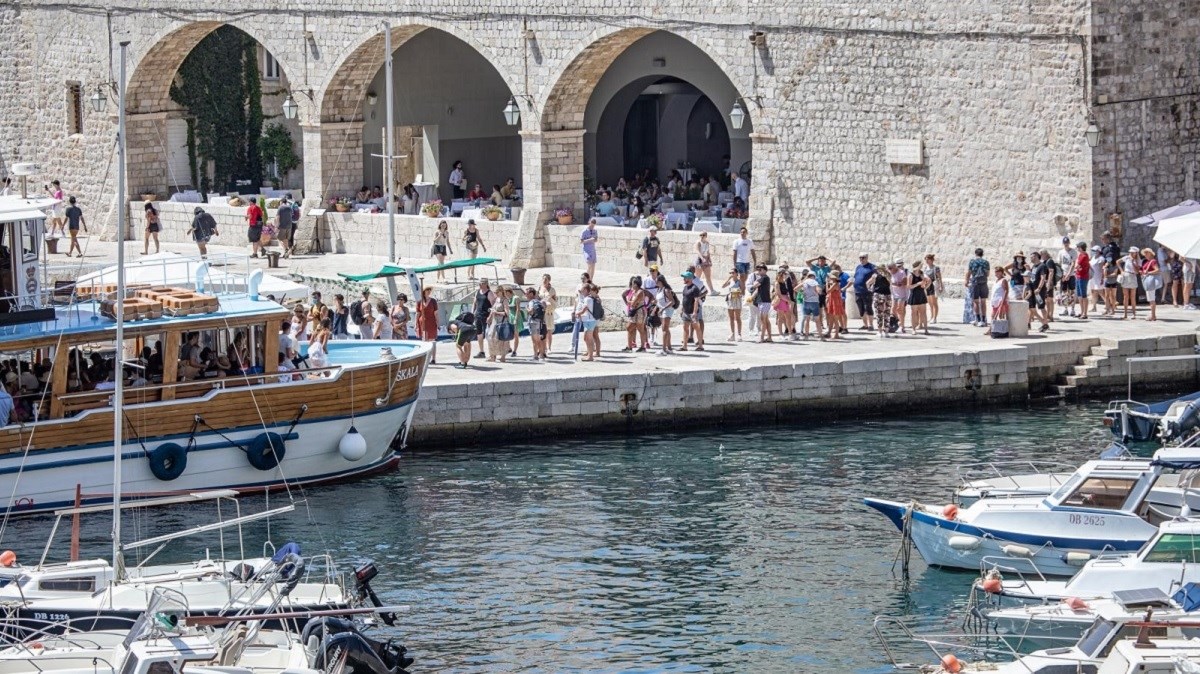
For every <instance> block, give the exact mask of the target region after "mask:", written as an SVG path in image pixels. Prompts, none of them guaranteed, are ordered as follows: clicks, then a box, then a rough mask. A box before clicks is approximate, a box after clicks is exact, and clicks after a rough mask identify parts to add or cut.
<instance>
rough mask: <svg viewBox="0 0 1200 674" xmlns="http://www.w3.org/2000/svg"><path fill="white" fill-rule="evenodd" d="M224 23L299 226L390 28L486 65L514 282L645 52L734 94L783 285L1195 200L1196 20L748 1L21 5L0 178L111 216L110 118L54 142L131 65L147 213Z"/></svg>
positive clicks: (329, 169)
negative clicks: (501, 128)
mask: <svg viewBox="0 0 1200 674" xmlns="http://www.w3.org/2000/svg"><path fill="white" fill-rule="evenodd" d="M223 23H228V24H232V25H234V26H236V27H238V28H240V29H241V30H244V31H245V32H247V33H248V34H250V35H251V36H253V37H254V38H255V39H257V40H258V41H259V42H260V43H261V44H262V45H263V47H264V48H265V49H267V50H268V51H269V52H270V53H271V54H273V55H274V57H275V59H276V60H278V61H279V63H280V65H281V66H282V68H283V70H284V72H286V73H287V79H288V81H289V83H290V86H291V90H292V92H293V96H294V98H295V100H296V101H297V102H298V103H299V104H300V106H301V110H300V125H301V129H302V136H303V143H302V145H303V155H304V163H305V166H304V182H305V197H306V200H308V201H310V202H312V203H316V199H318V198H320V197H322V196H329V195H331V194H339V193H347V192H352V191H353V189H354V188H356V187H357V185H358V184H359V183H360V181H361V180H362V174H363V165H362V159H361V157H362V146H363V142H364V139H363V104H362V101H363V100H364V97H365V96H366V93H367V92H366V87H367V85H368V83H369V82H371V81H372V79H373V78H374V77H375V76H376V74H377V73H378V71H379V68H380V66H381V64H382V51H383V37H382V35H383V34H382V31H383V30H384V29H388V30H390V31H391V33H392V42H393V45H395V46H397V47H398V46H400V45H401V44H403V43H404V42H405V41H406V40H408V39H410V38H412V37H413V36H415V35H417V34H418V33H420V32H422V31H425V30H438V31H443V32H444V33H447V34H449V35H452V36H454V37H455V38H458V39H460V40H462V41H463V42H465V43H466V44H468V45H470V46H471V47H473V48H474V49H476V50H477V51H478V52H479V53H480V54H481V55H482V56H483V57H484V58H486V59H487V61H488V62H489V63H491V64H492V65H493V66H494V67H495V68H496V70H497V72H499V73H500V76H501V77H502V78H503V79H504V81H505V84H507V86H508V88H509V90H510V91H511V92H512V95H513V97H514V99H515V100H516V102H517V103H518V105H519V107H520V109H521V120H520V136H521V150H522V166H523V169H522V175H521V182H522V185H523V187H524V190H525V203H526V208H525V209H524V212H523V215H522V222H521V226H520V227H519V228H518V233H517V234H516V235H515V237H516V238H515V241H514V242H513V250H514V251H515V252H514V257H515V258H516V261H518V262H525V263H534V264H536V263H539V262H541V261H543V256H544V252H545V241H546V231H545V223H546V222H547V221H548V220H549V219H550V213H551V211H552V210H553V209H554V208H556V207H562V206H569V207H572V208H575V209H576V210H577V212H578V211H580V210H581V209H582V199H583V189H584V180H585V175H584V170H583V153H584V130H583V128H582V125H583V122H584V115H585V110H586V107H587V103H588V99H589V95H590V93H591V92H592V90H593V89H594V88H595V87H596V85H597V82H599V80H600V78H601V77H603V75H604V73H605V71H606V68H607V66H608V65H609V64H610V63H611V62H612V61H613V60H614V59H615V58H617V57H618V56H619V55H620V54H622V53H624V52H625V50H627V49H629V48H630V46H631V45H632V44H634V43H635V42H636V41H638V40H639V39H641V38H643V37H645V36H647V35H649V34H651V33H654V32H656V31H666V32H669V33H671V34H673V35H675V36H678V37H680V38H682V39H684V40H687V41H688V42H690V43H692V44H693V45H695V46H697V47H699V48H700V49H701V50H702V51H703V52H705V54H707V55H708V56H709V57H710V58H711V59H712V61H713V63H714V64H715V66H716V67H717V68H719V69H720V71H721V74H723V76H725V77H727V78H728V80H729V82H731V83H732V84H733V87H734V89H735V90H736V91H737V92H738V94H739V96H740V99H741V101H740V102H741V104H742V105H743V106H744V107H745V109H746V111H747V113H748V116H749V120H750V121H749V124H750V125H751V126H752V128H753V133H752V134H750V141H751V154H752V163H753V180H752V184H751V198H750V211H751V212H750V223H749V226H750V228H751V230H752V232H753V234H754V236H755V237H756V238H758V239H760V240H765V241H766V242H767V248H768V250H769V252H770V254H771V256H772V257H773V259H775V260H776V261H779V260H784V259H791V260H795V259H799V258H802V257H808V256H810V254H813V253H814V252H816V251H825V252H831V253H832V254H833V255H834V256H835V257H837V258H839V259H842V260H844V261H852V259H853V258H855V257H856V256H857V252H858V251H860V250H865V251H870V252H872V253H873V254H874V255H875V256H876V259H877V260H878V259H880V258H883V257H888V258H891V257H900V258H904V259H906V260H910V261H911V260H914V259H916V258H917V256H918V255H919V254H921V253H924V252H926V251H934V252H937V253H939V254H941V256H942V259H943V260H944V261H945V263H946V264H948V265H952V264H954V263H956V262H958V261H961V260H964V259H965V258H966V257H967V255H968V254H969V250H970V249H973V248H974V247H975V246H977V245H979V246H982V247H984V248H985V249H988V250H989V251H997V252H996V255H995V256H994V257H998V256H1000V255H1001V252H1002V251H1003V252H1007V251H1013V250H1016V249H1018V248H1021V249H1026V250H1028V249H1030V248H1033V247H1041V246H1047V247H1051V246H1053V247H1056V242H1057V241H1058V239H1059V238H1061V237H1062V236H1063V235H1071V236H1077V237H1081V238H1093V237H1094V236H1095V235H1096V234H1097V232H1098V230H1099V229H1101V228H1105V227H1107V223H1108V217H1109V215H1110V214H1111V213H1113V212H1114V211H1119V212H1121V213H1123V214H1124V215H1125V216H1126V218H1130V217H1136V216H1139V215H1142V214H1144V213H1146V212H1149V211H1152V210H1155V209H1157V208H1160V207H1163V206H1166V205H1169V204H1173V203H1176V202H1178V201H1180V200H1183V199H1185V198H1191V197H1194V196H1195V191H1194V189H1195V182H1194V174H1195V168H1196V160H1197V150H1198V147H1197V144H1198V141H1197V121H1198V117H1200V113H1198V112H1197V105H1198V104H1200V93H1197V92H1200V88H1198V87H1197V84H1198V83H1200V68H1198V66H1197V60H1196V59H1195V58H1194V54H1195V53H1196V52H1197V47H1198V46H1200V44H1198V42H1200V0H1179V1H1177V2H1174V3H1161V2H1157V1H1155V0H1132V1H1130V0H1086V1H1085V2H1078V1H1076V0H966V1H957V2H950V1H949V0H926V1H923V2H916V1H914V0H903V1H902V2H897V3H883V2H867V1H865V0H851V1H850V2H834V1H832V0H819V1H817V2H802V1H801V0H784V1H783V2H774V3H760V2H755V1H753V0H752V1H751V2H748V3H724V4H722V3H717V4H716V5H712V6H710V7H706V11H705V12H704V14H703V15H700V14H697V12H696V11H695V8H694V7H690V6H689V7H684V6H682V5H679V6H677V7H676V6H670V5H663V4H661V3H652V2H647V1H645V0H634V1H633V2H631V3H624V4H621V5H620V6H619V7H618V6H615V5H613V3H610V2H606V1H605V0H577V1H576V2H571V3H564V2H562V1H561V0H530V2H527V3H523V4H522V7H521V9H520V11H518V10H516V9H514V6H513V5H511V4H510V3H500V2H495V1H494V0H483V1H482V2H480V1H478V0H472V1H470V2H468V1H467V0H447V1H446V2H442V3H438V4H437V5H436V7H431V6H430V5H428V3H413V2H409V1H408V0H398V1H392V2H384V1H382V0H361V1H360V2H356V3H352V4H336V3H332V2H329V1H328V0H288V1H287V2H282V3H261V2H258V3H254V2H252V3H250V4H246V3H244V2H242V3H232V2H229V0H205V1H203V2H202V1H200V0H179V1H177V2H172V3H169V6H168V3H164V2H159V1H156V0H117V1H116V2H114V3H110V4H96V3H94V2H92V1H91V0H82V2H80V3H75V4H72V5H66V4H53V5H48V6H41V5H40V4H39V3H36V2H32V1H24V0H17V1H10V2H8V3H5V4H0V30H3V32H4V34H5V35H6V36H7V39H6V40H5V41H4V42H3V43H0V79H2V80H3V81H5V82H9V83H15V85H16V86H9V87H5V89H4V91H3V92H0V120H2V121H0V173H4V172H6V166H7V165H8V164H10V163H11V162H13V161H16V160H18V159H21V160H35V161H38V162H39V163H40V164H41V165H42V167H43V168H44V172H45V175H46V177H47V180H49V179H50V177H51V176H54V177H60V178H61V179H62V180H63V181H64V185H65V186H66V187H67V189H68V190H69V191H70V192H72V193H74V194H77V195H79V197H80V198H81V199H82V201H83V202H84V204H85V205H86V206H89V207H90V208H92V209H93V210H94V211H98V212H99V217H98V218H97V219H103V216H104V214H105V213H109V214H111V211H112V209H113V208H114V205H113V204H112V201H111V197H112V192H113V190H114V185H115V180H114V176H115V173H114V172H115V171H116V170H117V169H116V166H115V153H114V152H113V137H114V130H115V123H116V116H115V113H114V112H113V108H114V107H115V106H110V107H109V111H108V113H106V114H103V115H101V114H96V113H94V112H91V111H90V110H85V112H84V114H83V119H82V128H81V129H77V130H76V131H78V132H72V131H73V130H72V129H71V128H70V125H69V124H67V123H64V119H66V118H67V117H68V116H69V112H70V107H71V105H72V104H73V103H72V101H71V100H70V93H69V92H70V89H69V88H68V87H69V85H70V84H77V85H80V87H81V88H82V90H83V91H84V92H85V95H84V98H85V103H86V96H87V95H90V93H91V92H92V91H94V90H96V88H97V87H101V88H102V89H104V90H105V91H108V89H107V88H106V87H107V84H106V83H109V82H112V81H113V80H114V79H115V76H116V75H115V74H116V72H117V66H116V63H117V58H118V56H117V54H118V47H117V45H118V43H119V42H122V41H128V42H129V50H130V61H129V84H128V91H129V102H128V107H127V109H128V113H129V121H128V124H129V132H128V136H129V144H130V154H129V164H128V176H129V183H130V185H129V186H130V193H131V194H134V195H136V194H138V193H139V192H140V191H159V190H161V188H162V185H163V180H162V172H163V159H162V157H161V156H160V155H161V154H162V153H161V151H160V150H159V149H158V148H159V147H160V145H161V141H160V139H161V138H162V136H163V126H164V124H165V122H164V120H165V119H167V118H168V117H170V116H172V115H178V114H180V113H179V111H178V110H176V109H175V108H174V106H173V104H172V103H171V101H170V99H169V97H168V95H167V92H168V88H169V85H170V83H171V80H172V78H173V77H174V74H175V71H176V70H177V68H178V67H179V64H180V63H181V62H182V60H183V58H184V57H185V56H186V55H187V53H188V52H189V51H190V49H191V48H192V47H193V46H195V44H196V43H197V42H198V41H199V40H200V39H201V38H202V37H203V36H204V35H205V34H207V33H208V32H209V31H211V30H213V29H214V28H215V27H217V26H219V25H221V24H223ZM755 31H761V38H760V39H758V40H752V39H750V38H751V37H752V36H753V34H754V32H755ZM1151 43H1152V44H1153V45H1154V47H1155V48H1154V49H1148V48H1146V45H1147V44H1151ZM397 67H403V64H397ZM668 70H669V68H668ZM446 76H447V77H448V78H453V77H454V73H446ZM109 95H110V96H111V93H110V94H109ZM398 95H399V96H400V97H403V96H419V95H421V94H420V92H400V93H399V94H398ZM77 102H78V101H76V104H77ZM717 104H718V105H719V106H721V105H725V104H728V101H717ZM496 114H500V111H499V110H497V112H496ZM1090 118H1094V119H1095V120H1096V122H1097V124H1098V126H1099V127H1100V129H1101V131H1102V140H1101V143H1100V144H1099V146H1098V147H1096V148H1091V147H1089V146H1088V144H1087V143H1086V142H1085V135H1084V132H1085V130H1086V128H1087V126H1088V123H1089V119H1090ZM889 141H908V143H909V146H910V147H911V144H912V141H919V142H920V155H919V159H918V160H917V161H918V162H919V163H915V164H913V163H890V162H889V156H888V146H889Z"/></svg>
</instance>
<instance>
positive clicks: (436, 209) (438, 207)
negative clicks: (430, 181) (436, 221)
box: [421, 199, 442, 218]
mask: <svg viewBox="0 0 1200 674" xmlns="http://www.w3.org/2000/svg"><path fill="white" fill-rule="evenodd" d="M421 213H423V214H425V217H427V218H437V217H440V216H441V215H442V200H441V199H434V200H433V201H426V202H425V203H423V204H421Z"/></svg>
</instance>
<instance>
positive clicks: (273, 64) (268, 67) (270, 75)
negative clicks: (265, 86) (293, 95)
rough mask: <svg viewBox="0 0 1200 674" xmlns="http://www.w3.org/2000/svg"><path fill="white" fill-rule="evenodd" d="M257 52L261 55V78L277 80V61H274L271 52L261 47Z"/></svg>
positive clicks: (278, 76) (278, 75) (278, 74)
mask: <svg viewBox="0 0 1200 674" xmlns="http://www.w3.org/2000/svg"><path fill="white" fill-rule="evenodd" d="M258 51H259V52H260V53H262V78H263V79H264V80H271V81H275V80H279V79H280V72H279V61H276V60H275V57H274V56H272V55H271V52H269V51H267V50H266V49H263V48H262V47H259V50H258Z"/></svg>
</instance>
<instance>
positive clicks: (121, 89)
mask: <svg viewBox="0 0 1200 674" xmlns="http://www.w3.org/2000/svg"><path fill="white" fill-rule="evenodd" d="M128 49H129V42H128V41H125V42H122V43H121V71H120V77H119V79H118V80H117V100H118V105H117V298H116V300H117V301H116V310H115V311H114V312H113V313H114V314H115V315H116V317H117V330H116V342H117V357H116V363H115V364H114V367H115V368H116V371H115V372H114V373H113V382H114V383H115V384H116V386H115V388H114V390H113V401H112V402H113V405H112V406H113V489H112V493H113V529H112V566H113V576H114V578H116V579H118V580H119V579H120V578H121V577H122V576H123V575H125V565H124V563H123V562H122V561H121V449H122V447H123V446H124V444H125V441H124V435H125V434H124V424H123V420H124V416H125V405H124V402H125V401H124V397H125V363H124V361H125V209H126V208H128V207H129V203H128V200H127V199H126V198H125V53H126V52H127V51H128Z"/></svg>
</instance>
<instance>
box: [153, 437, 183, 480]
mask: <svg viewBox="0 0 1200 674" xmlns="http://www.w3.org/2000/svg"><path fill="white" fill-rule="evenodd" d="M187 454H188V453H187V449H185V448H184V447H183V446H182V445H177V444H175V443H173V442H167V443H164V444H161V445H159V446H158V447H155V448H154V449H153V450H152V451H151V452H150V454H149V456H147V457H146V458H147V460H148V461H149V462H150V472H151V473H154V477H157V478H158V479H160V480H162V481H163V482H170V481H171V480H174V479H176V478H178V477H179V476H180V475H183V471H185V470H187Z"/></svg>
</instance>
